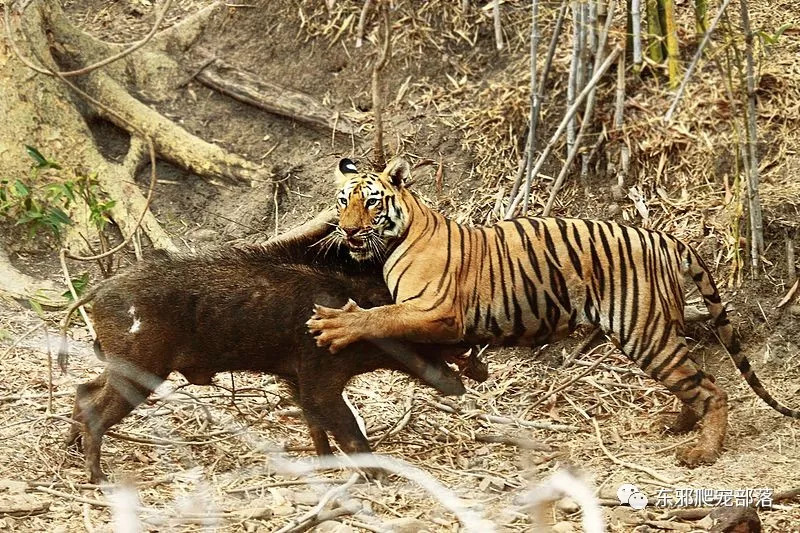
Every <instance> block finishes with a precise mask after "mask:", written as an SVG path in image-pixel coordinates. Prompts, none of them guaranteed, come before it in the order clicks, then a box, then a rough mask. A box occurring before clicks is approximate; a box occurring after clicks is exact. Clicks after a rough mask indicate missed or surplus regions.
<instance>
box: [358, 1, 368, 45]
mask: <svg viewBox="0 0 800 533" xmlns="http://www.w3.org/2000/svg"><path fill="white" fill-rule="evenodd" d="M370 4H372V0H364V7H362V8H361V14H360V15H359V16H358V30H357V31H356V48H361V45H362V43H363V42H364V26H366V24H367V15H369V9H370Z"/></svg>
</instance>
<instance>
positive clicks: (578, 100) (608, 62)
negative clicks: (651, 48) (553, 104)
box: [505, 46, 622, 219]
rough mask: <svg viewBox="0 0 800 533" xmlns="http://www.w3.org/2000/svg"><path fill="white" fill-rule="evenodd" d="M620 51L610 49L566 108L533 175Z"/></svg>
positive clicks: (509, 214)
mask: <svg viewBox="0 0 800 533" xmlns="http://www.w3.org/2000/svg"><path fill="white" fill-rule="evenodd" d="M620 52H622V48H620V47H619V46H616V47H614V49H613V50H612V51H611V53H610V54H609V56H608V57H607V58H606V60H605V61H604V62H603V64H602V65H600V67H599V68H598V69H597V70H596V71H595V73H594V76H592V79H591V80H589V83H587V84H586V87H584V89H583V91H581V94H579V95H578V97H577V98H576V99H575V102H574V103H573V104H572V105H571V106H570V107H569V109H567V112H566V113H565V114H564V118H563V119H561V123H560V124H559V125H558V128H557V129H556V131H555V133H553V136H552V137H550V141H549V142H548V143H547V146H545V148H544V150H543V151H542V154H541V155H540V156H539V159H538V160H537V161H536V166H535V167H534V168H533V175H538V174H539V170H541V168H542V165H543V164H544V161H545V160H546V159H547V157H548V156H549V155H550V152H552V151H553V148H554V147H555V145H556V142H558V139H559V138H560V137H561V135H562V134H563V133H564V130H566V129H567V123H568V122H569V121H570V119H571V118H573V117H574V116H575V113H577V111H578V107H580V105H581V104H582V103H583V101H584V100H585V99H586V97H587V96H588V95H589V93H590V92H592V89H594V87H595V86H596V85H597V82H598V81H600V78H601V77H602V76H603V74H605V72H606V71H607V70H608V68H609V67H610V66H611V64H612V63H614V61H615V60H616V59H617V56H619V54H620ZM523 193H524V191H520V192H519V194H517V196H516V197H515V198H514V201H513V202H511V205H509V206H508V210H507V211H506V216H505V218H506V219H509V218H511V217H512V216H513V213H514V212H515V211H516V209H517V206H518V205H519V203H520V202H521V201H522V194H523Z"/></svg>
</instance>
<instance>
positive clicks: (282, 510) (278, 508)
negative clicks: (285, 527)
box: [272, 504, 295, 516]
mask: <svg viewBox="0 0 800 533" xmlns="http://www.w3.org/2000/svg"><path fill="white" fill-rule="evenodd" d="M294 512H295V510H294V507H292V506H291V505H286V504H284V505H275V506H273V507H272V514H273V515H275V516H289V515H290V514H294Z"/></svg>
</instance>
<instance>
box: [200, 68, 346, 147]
mask: <svg viewBox="0 0 800 533" xmlns="http://www.w3.org/2000/svg"><path fill="white" fill-rule="evenodd" d="M197 81H199V82H200V83H202V84H203V85H206V86H208V87H211V88H212V89H214V90H217V91H219V92H221V93H223V94H225V95H227V96H230V97H231V98H234V99H236V100H239V101H240V102H244V103H246V104H250V105H252V106H255V107H258V108H259V109H263V110H264V111H268V112H270V113H274V114H276V115H281V116H283V117H288V118H291V119H292V120H296V121H298V122H304V123H306V124H311V125H313V126H322V127H325V128H329V129H332V130H334V131H336V132H337V133H343V134H345V135H354V134H355V133H356V130H357V128H356V127H355V126H354V125H353V124H352V123H351V122H350V121H349V120H347V119H345V118H344V117H342V116H340V115H339V113H338V112H337V111H333V110H332V109H329V108H327V107H325V106H324V105H322V103H321V102H320V101H318V100H317V99H316V98H313V97H312V96H309V95H307V94H305V93H301V92H299V91H295V90H293V89H289V88H286V87H281V86H280V85H276V84H274V83H271V82H268V81H266V80H263V79H261V78H259V77H258V76H256V75H255V74H252V73H250V72H247V71H245V70H241V69H238V68H236V67H234V66H233V65H230V64H228V63H225V62H223V61H221V60H215V61H212V62H211V63H209V65H208V66H206V67H205V68H204V69H203V70H202V71H201V72H200V73H198V74H197Z"/></svg>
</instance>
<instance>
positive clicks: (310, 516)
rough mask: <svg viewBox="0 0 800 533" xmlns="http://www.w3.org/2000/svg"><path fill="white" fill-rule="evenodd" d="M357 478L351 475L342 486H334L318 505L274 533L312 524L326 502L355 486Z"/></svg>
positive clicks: (286, 531) (284, 532) (357, 475)
mask: <svg viewBox="0 0 800 533" xmlns="http://www.w3.org/2000/svg"><path fill="white" fill-rule="evenodd" d="M359 477H360V475H359V474H353V475H351V476H350V479H348V480H347V481H346V482H345V483H344V484H342V485H336V486H335V487H333V488H332V489H330V490H329V491H328V492H326V493H325V494H323V495H322V497H321V498H320V499H319V503H317V505H315V506H314V507H312V508H311V510H309V511H308V512H307V513H305V514H304V515H302V516H301V517H300V518H296V519H293V520H291V521H290V522H289V523H288V524H286V525H285V526H283V527H282V528H280V529H278V530H276V531H275V533H289V532H290V531H295V530H298V528H301V527H302V526H303V525H304V524H306V523H307V522H312V521H313V520H314V518H315V517H317V516H318V515H319V514H320V513H321V512H322V510H323V509H324V508H325V506H326V505H328V502H330V501H331V500H333V499H334V498H339V497H341V495H342V494H344V493H345V492H346V491H347V489H349V488H350V487H352V486H353V485H354V484H355V482H356V481H358V478H359ZM301 531H302V530H301Z"/></svg>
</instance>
